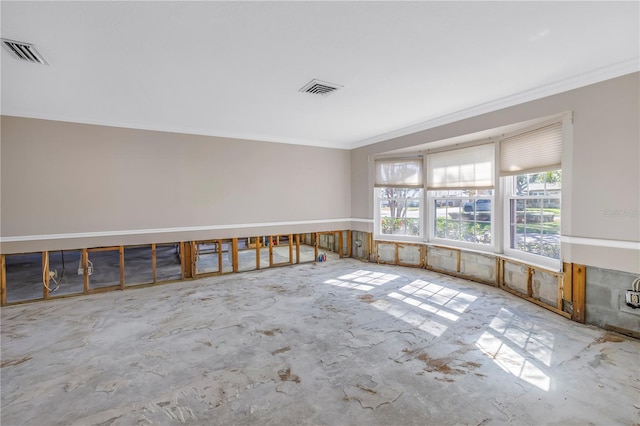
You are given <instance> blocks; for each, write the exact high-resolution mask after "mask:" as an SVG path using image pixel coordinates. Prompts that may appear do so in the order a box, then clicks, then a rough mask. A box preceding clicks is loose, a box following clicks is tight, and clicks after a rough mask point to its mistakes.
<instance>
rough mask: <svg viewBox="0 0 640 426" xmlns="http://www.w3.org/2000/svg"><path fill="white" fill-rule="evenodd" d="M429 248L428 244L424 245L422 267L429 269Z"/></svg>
mask: <svg viewBox="0 0 640 426" xmlns="http://www.w3.org/2000/svg"><path fill="white" fill-rule="evenodd" d="M429 248H430V246H428V245H426V246H424V266H423V267H424V269H429Z"/></svg>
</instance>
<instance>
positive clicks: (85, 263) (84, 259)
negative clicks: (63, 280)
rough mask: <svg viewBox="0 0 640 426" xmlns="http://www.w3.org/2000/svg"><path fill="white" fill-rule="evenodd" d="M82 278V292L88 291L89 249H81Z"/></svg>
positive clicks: (86, 292)
mask: <svg viewBox="0 0 640 426" xmlns="http://www.w3.org/2000/svg"><path fill="white" fill-rule="evenodd" d="M82 280H83V283H84V294H88V293H89V251H88V250H87V249H86V248H84V249H82Z"/></svg>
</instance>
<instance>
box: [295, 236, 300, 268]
mask: <svg viewBox="0 0 640 426" xmlns="http://www.w3.org/2000/svg"><path fill="white" fill-rule="evenodd" d="M296 263H300V234H296Z"/></svg>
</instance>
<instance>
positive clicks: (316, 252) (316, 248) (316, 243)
mask: <svg viewBox="0 0 640 426" xmlns="http://www.w3.org/2000/svg"><path fill="white" fill-rule="evenodd" d="M315 236H316V241H315V244H314V245H313V248H314V252H315V257H314V262H317V261H318V244H320V238H319V237H318V233H317V232H316V233H315Z"/></svg>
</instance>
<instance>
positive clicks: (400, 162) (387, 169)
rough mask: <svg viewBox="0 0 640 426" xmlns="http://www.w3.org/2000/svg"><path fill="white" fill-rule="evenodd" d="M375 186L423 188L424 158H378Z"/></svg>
mask: <svg viewBox="0 0 640 426" xmlns="http://www.w3.org/2000/svg"><path fill="white" fill-rule="evenodd" d="M375 186H376V187H388V188H394V187H395V188H422V158H412V159H395V160H394V159H384V160H376V182H375Z"/></svg>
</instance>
